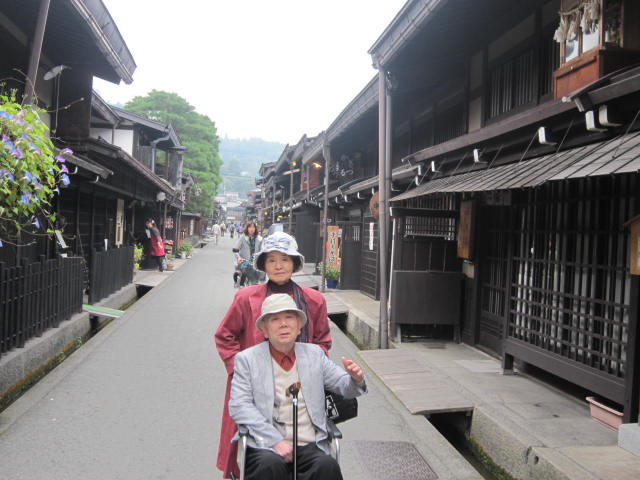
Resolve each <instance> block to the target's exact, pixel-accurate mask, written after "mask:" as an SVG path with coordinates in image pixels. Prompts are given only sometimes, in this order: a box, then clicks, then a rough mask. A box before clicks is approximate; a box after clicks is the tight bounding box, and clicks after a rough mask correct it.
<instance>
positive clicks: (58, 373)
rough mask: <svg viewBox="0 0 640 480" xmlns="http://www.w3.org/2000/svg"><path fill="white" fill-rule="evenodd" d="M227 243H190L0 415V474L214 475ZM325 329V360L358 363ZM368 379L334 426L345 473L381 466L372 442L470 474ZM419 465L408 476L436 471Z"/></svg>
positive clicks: (458, 474) (140, 479) (33, 478)
mask: <svg viewBox="0 0 640 480" xmlns="http://www.w3.org/2000/svg"><path fill="white" fill-rule="evenodd" d="M231 245H232V240H231V239H230V238H229V237H228V236H226V237H225V238H223V239H221V242H220V244H219V245H217V246H216V245H214V244H213V243H209V245H208V246H207V247H205V248H204V249H202V250H198V252H197V253H196V255H194V258H193V259H192V260H190V261H188V262H187V264H185V265H184V266H183V267H182V268H180V269H179V270H178V271H176V272H175V273H170V274H168V275H171V278H169V279H168V280H167V281H165V282H163V283H162V284H161V285H160V286H158V287H156V288H154V289H153V290H152V291H151V292H150V293H148V294H147V295H146V296H144V297H143V298H142V299H141V300H139V301H138V302H137V303H135V304H134V305H133V306H131V307H130V308H129V309H128V311H127V313H126V314H125V315H124V316H123V317H121V318H120V319H118V320H115V321H113V322H112V323H111V324H109V325H108V326H107V327H106V328H105V329H104V330H103V331H102V332H100V333H99V334H98V335H97V336H95V337H94V338H93V339H91V340H90V341H89V342H88V343H87V344H86V345H85V346H83V347H82V348H80V349H79V350H78V351H77V352H76V353H74V354H73V355H71V356H70V357H69V358H68V359H67V360H66V361H65V362H63V363H62V365H61V366H59V367H58V368H56V369H55V370H53V371H52V372H51V373H50V374H49V375H48V376H47V377H45V378H44V379H43V380H41V381H40V383H38V384H37V385H36V386H35V387H33V388H32V389H31V390H29V391H28V392H27V393H26V394H25V395H24V396H23V397H21V398H20V399H19V400H18V401H16V402H15V403H14V404H13V405H11V406H10V407H9V408H8V409H6V410H5V411H4V412H2V413H1V414H0V451H1V452H2V467H1V468H0V479H2V480H21V479H24V480H51V479H56V480H58V479H60V480H62V479H65V480H66V479H69V480H80V479H92V480H103V479H104V480H115V479H123V480H125V479H126V480H145V479H178V480H181V479H189V480H199V479H203V480H204V479H218V478H221V474H220V472H219V471H218V470H217V469H216V468H215V459H216V452H217V446H218V433H219V419H220V411H221V408H222V400H223V396H224V385H225V377H226V373H225V370H224V368H223V365H222V362H221V360H220V359H219V357H218V355H217V352H216V350H215V347H214V344H213V333H214V331H215V328H216V326H217V324H218V322H219V321H220V319H221V318H222V316H223V315H224V313H225V311H226V309H227V307H228V306H229V304H230V302H231V298H232V296H233V295H234V293H235V290H234V288H233V285H232V281H231V265H232V256H231V251H230V250H231ZM333 338H334V348H333V349H332V351H331V357H332V358H333V359H334V360H338V359H339V357H340V356H341V355H346V356H348V357H350V358H354V359H355V360H356V361H358V362H360V359H359V358H358V357H357V356H356V352H355V348H354V346H353V344H352V343H351V342H350V341H349V340H348V339H347V337H346V336H345V335H344V334H343V333H342V332H340V330H338V329H337V328H333ZM368 384H369V393H368V395H366V396H364V397H362V398H361V400H360V412H359V417H358V418H357V419H356V420H351V421H349V422H347V423H345V424H343V425H342V430H343V433H344V436H345V441H344V443H343V456H342V461H341V464H342V468H343V473H344V476H345V478H347V479H351V480H358V479H362V480H365V479H370V478H372V471H371V468H384V465H380V463H382V464H384V463H385V461H386V458H387V456H386V455H385V454H384V451H385V450H386V451H387V452H388V457H390V456H391V453H392V452H393V449H392V448H387V447H388V446H391V447H393V446H396V447H397V446H398V445H400V444H399V443H388V444H387V443H382V442H409V443H410V444H414V446H415V447H416V449H417V451H418V452H420V453H421V454H422V457H424V458H425V459H426V460H427V461H428V462H429V464H430V466H431V468H432V469H433V470H434V471H435V472H437V475H438V478H479V477H478V476H477V474H475V473H474V472H473V470H472V469H471V468H470V467H469V466H468V465H467V464H466V462H464V461H463V460H461V458H460V457H459V456H458V455H457V453H456V452H455V451H454V450H453V449H452V448H451V447H450V446H449V445H448V444H447V443H446V442H444V441H443V440H442V439H441V437H440V436H439V435H438V434H437V433H435V430H434V429H433V427H432V426H431V425H430V424H429V423H428V422H427V421H426V420H425V419H424V418H423V417H415V416H411V415H410V414H408V413H407V412H406V409H404V407H403V406H401V405H400V404H399V403H398V402H397V400H395V398H394V397H393V396H391V394H390V393H389V392H388V391H387V390H386V389H385V388H384V387H383V386H381V384H379V383H378V382H377V381H376V379H374V378H372V377H371V376H370V377H369V382H368ZM402 445H404V446H405V447H406V444H402ZM380 448H382V449H383V453H382V454H381V453H380ZM425 449H428V450H425ZM403 451H407V449H406V448H404V449H403ZM409 451H413V449H409ZM433 451H437V452H438V454H437V455H438V458H436V457H435V456H434V454H433V453H429V452H433ZM414 458H418V459H419V457H414ZM363 459H365V460H366V461H364V462H363ZM376 461H377V463H378V464H379V465H378V466H375V465H376ZM408 461H411V459H408ZM363 465H364V466H363ZM372 465H373V466H372ZM421 465H422V464H421V463H420V461H419V462H417V463H416V466H415V468H416V469H417V470H415V473H416V475H415V476H413V477H412V478H425V479H428V478H436V477H435V476H434V475H433V472H429V471H428V469H427V468H424V466H421ZM420 470H421V471H420ZM381 478H384V477H381Z"/></svg>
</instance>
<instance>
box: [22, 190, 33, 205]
mask: <svg viewBox="0 0 640 480" xmlns="http://www.w3.org/2000/svg"><path fill="white" fill-rule="evenodd" d="M30 196H31V193H29V192H27V193H25V194H24V195H20V200H21V201H22V203H24V204H25V205H29V197H30Z"/></svg>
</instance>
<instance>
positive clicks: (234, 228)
mask: <svg viewBox="0 0 640 480" xmlns="http://www.w3.org/2000/svg"><path fill="white" fill-rule="evenodd" d="M235 230H236V227H235V225H233V223H232V224H231V225H229V235H230V236H231V238H233V232H235Z"/></svg>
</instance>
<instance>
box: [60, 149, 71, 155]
mask: <svg viewBox="0 0 640 480" xmlns="http://www.w3.org/2000/svg"><path fill="white" fill-rule="evenodd" d="M62 153H64V154H65V155H73V150H71V149H70V148H63V149H62Z"/></svg>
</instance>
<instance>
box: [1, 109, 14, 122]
mask: <svg viewBox="0 0 640 480" xmlns="http://www.w3.org/2000/svg"><path fill="white" fill-rule="evenodd" d="M0 117H2V118H6V119H7V120H11V119H12V118H13V115H10V114H8V113H7V112H5V111H4V110H0Z"/></svg>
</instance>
